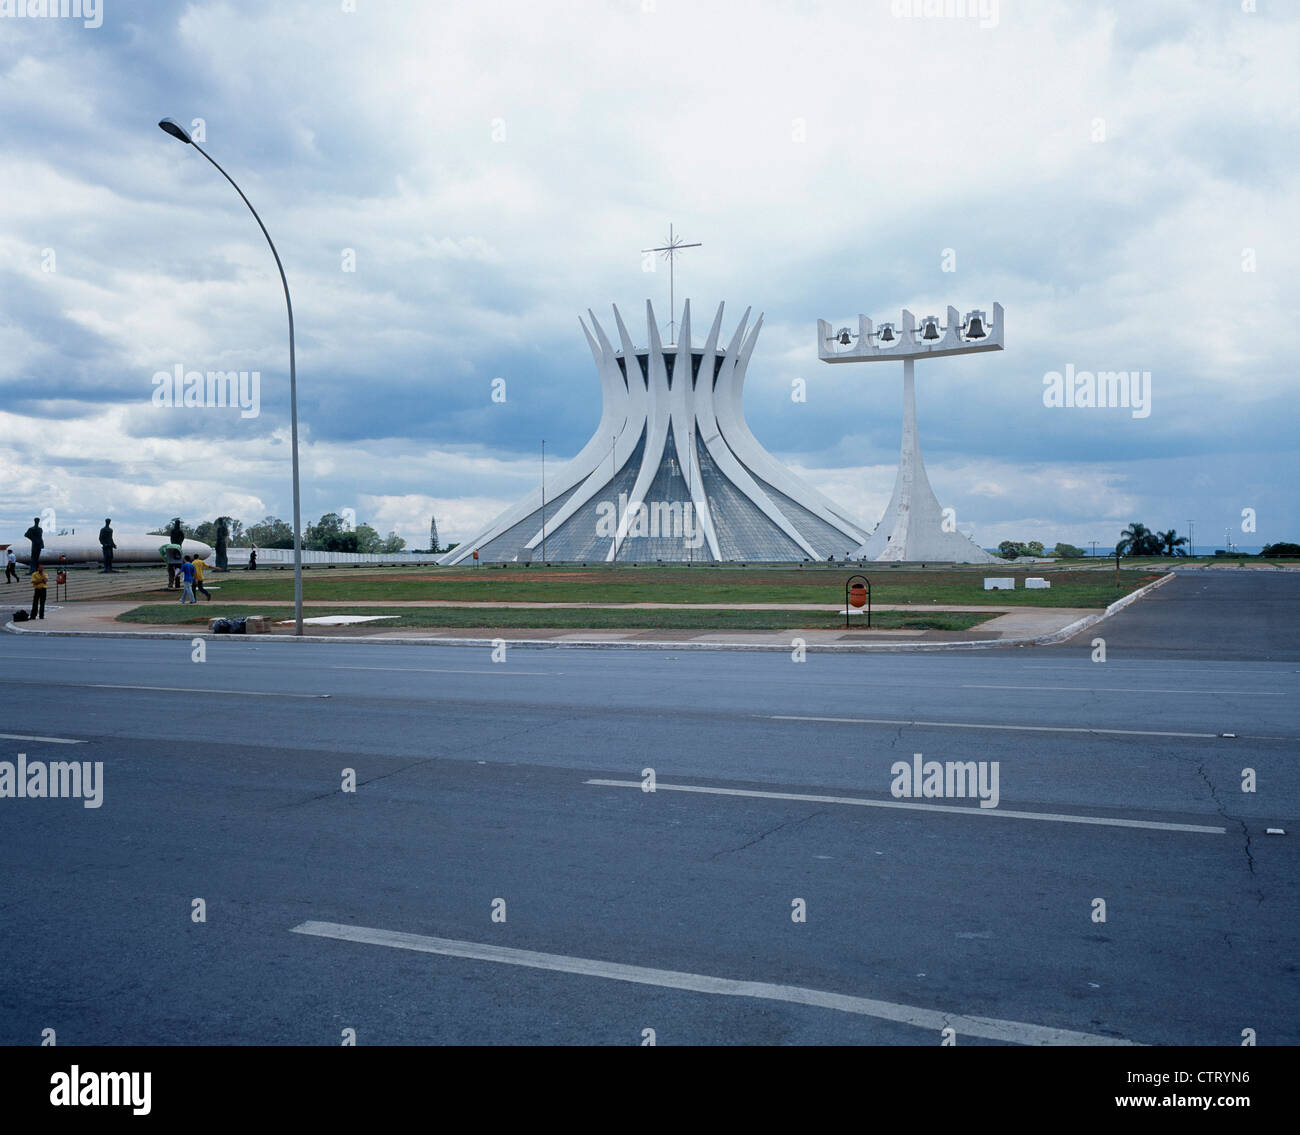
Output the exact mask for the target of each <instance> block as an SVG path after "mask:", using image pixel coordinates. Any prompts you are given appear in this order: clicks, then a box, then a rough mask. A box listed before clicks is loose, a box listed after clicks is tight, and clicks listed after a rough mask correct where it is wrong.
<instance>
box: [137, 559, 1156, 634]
mask: <svg viewBox="0 0 1300 1135" xmlns="http://www.w3.org/2000/svg"><path fill="white" fill-rule="evenodd" d="M850 574H852V568H848V567H842V566H837V567H835V568H833V569H831V568H826V567H824V566H820V565H810V566H809V567H808V568H805V569H802V570H800V569H797V568H785V567H781V568H751V569H743V568H732V567H720V568H713V567H695V568H687V567H676V566H670V567H647V568H632V567H618V568H608V567H590V568H586V569H583V568H580V567H553V568H545V567H519V566H513V565H512V566H511V567H509V568H501V567H483V568H478V569H474V568H470V569H461V568H428V567H418V568H417V567H411V568H397V569H389V570H387V571H383V572H371V571H360V570H356V569H338V570H334V571H331V570H329V569H323V568H321V567H319V566H316V567H313V568H312V569H311V570H310V571H305V572H304V574H303V598H304V599H307V600H311V599H333V600H342V601H346V602H357V603H383V602H385V601H402V600H412V599H447V600H453V601H461V602H466V601H474V602H484V601H486V602H492V601H511V600H514V601H517V602H553V603H792V604H793V603H842V602H843V601H844V583H845V580H846V579H847V578H848V577H849V575H850ZM863 574H865V575H866V576H867V578H868V579H870V581H871V601H872V605H873V606H884V605H888V604H891V603H932V602H933V603H950V604H984V603H987V604H992V605H995V606H1024V607H1090V608H1099V607H1105V606H1107V605H1108V604H1110V603H1113V602H1114V601H1115V600H1116V599H1119V598H1121V597H1122V596H1124V595H1125V594H1127V593H1128V592H1130V591H1133V590H1134V589H1136V588H1138V587H1140V586H1142V585H1143V584H1145V583H1150V582H1151V581H1152V580H1154V579H1157V578H1159V576H1160V575H1162V574H1163V571H1162V569H1161V568H1160V567H1151V568H1146V569H1140V570H1131V569H1125V570H1123V571H1121V572H1120V586H1119V587H1116V585H1115V572H1114V570H1113V569H1109V570H1108V569H1107V568H1105V567H1104V566H1101V565H1094V566H1089V567H1086V568H1078V569H1063V570H1054V569H1053V568H1052V567H1051V566H1050V565H1043V566H1039V567H1010V566H1007V567H1003V566H1000V565H997V564H989V565H987V566H980V567H978V568H974V569H972V568H927V569H925V570H920V569H917V568H912V567H904V568H891V567H888V566H886V565H882V564H874V565H872V566H870V567H869V568H867V569H865V570H864V573H863ZM986 575H996V576H1014V577H1015V579H1016V589H1015V590H1014V591H985V590H984V585H983V580H984V577H985V576H986ZM1031 575H1037V576H1042V577H1044V578H1045V579H1048V580H1050V581H1051V584H1052V586H1051V588H1050V589H1049V590H1034V591H1026V590H1025V589H1024V579H1025V577H1026V576H1031ZM208 581H209V584H212V583H216V584H217V585H219V586H220V588H221V591H220V592H219V594H220V597H221V603H222V604H223V605H224V606H229V605H231V604H232V603H238V602H239V600H240V599H269V600H284V601H286V602H291V601H292V599H293V573H292V572H291V571H287V570H286V571H262V570H259V571H257V572H256V573H254V572H243V571H238V570H236V571H231V572H227V573H225V574H218V573H210V574H209V576H208ZM157 595H158V592H157V591H153V592H140V593H137V594H134V595H129V596H122V598H132V599H139V600H140V601H142V602H148V601H150V600H151V599H154V598H155V597H156V596H157ZM466 617H468V616H466ZM548 617H549V618H551V619H552V620H554V618H555V617H556V616H553V615H552V616H548ZM496 618H497V620H498V621H497V624H496V625H500V621H499V620H500V618H501V616H496ZM583 618H584V619H586V620H588V621H587V622H585V623H584V624H582V625H586V626H595V625H597V624H595V623H592V622H591V621H590V619H591V615H590V614H588V615H585V616H583ZM511 623H512V625H519V626H526V625H532V626H543V625H546V626H560V625H568V624H561V623H556V622H554V621H552V622H550V623H546V624H542V623H532V624H528V623H523V622H517V621H516V616H511ZM408 625H420V626H426V625H428V626H431V625H438V624H408ZM441 625H444V626H445V625H451V624H441ZM462 625H467V626H468V625H479V624H462ZM483 625H489V624H483ZM629 625H630V624H629ZM649 625H656V624H649ZM657 625H663V624H657ZM781 625H789V624H781Z"/></svg>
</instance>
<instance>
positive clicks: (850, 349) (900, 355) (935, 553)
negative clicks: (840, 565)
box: [817, 303, 1004, 564]
mask: <svg viewBox="0 0 1300 1135" xmlns="http://www.w3.org/2000/svg"><path fill="white" fill-rule="evenodd" d="M1003 345H1004V335H1003V324H1002V305H1001V304H1000V303H995V304H994V305H993V321H992V323H990V322H989V321H988V318H987V316H986V315H985V314H984V312H982V311H972V312H969V313H968V314H967V316H966V318H965V319H962V318H961V316H960V315H959V314H958V312H957V309H956V308H954V307H949V308H948V323H947V326H946V327H944V326H941V325H940V323H939V318H938V316H935V315H927V316H925V317H924V318H923V319H922V320H921V325H920V326H919V327H918V326H917V321H916V316H914V315H913V314H912V313H911V312H910V311H908V310H906V309H904V310H903V325H902V328H901V329H900V328H897V327H896V326H895V325H894V324H893V323H882V324H881V325H880V328H879V330H877V329H875V327H874V326H873V325H872V322H871V320H870V319H868V318H867V317H866V316H865V315H860V316H858V330H857V332H856V333H855V332H854V331H853V330H851V329H850V328H848V327H841V328H840V329H839V330H838V331H835V330H833V329H832V327H831V325H830V324H829V323H827V322H826V320H824V319H819V320H818V321H817V354H818V357H820V359H821V360H822V362H824V363H875V362H890V361H899V360H901V361H902V363H903V445H902V452H901V455H900V457H899V462H898V476H897V478H896V479H895V481H894V495H893V496H892V497H891V498H890V501H889V505H888V507H886V509H885V515H884V516H882V517H881V518H880V523H879V524H878V525H876V530H875V531H874V532H873V533H872V534H871V539H869V540H867V541H866V543H865V544H863V545H862V547H860V548H859V549H857V552H856V555H858V556H861V557H863V558H864V559H868V560H894V561H912V560H917V561H924V560H931V561H939V562H951V563H967V564H971V563H974V564H987V563H997V562H999V561H998V559H997V557H996V556H991V555H989V553H988V552H986V551H984V549H983V548H981V547H979V546H978V545H977V544H976V543H975V541H973V540H972V539H971V538H970V537H968V536H966V535H964V534H963V533H961V532H959V531H957V526H956V519H955V514H954V513H952V512H951V510H948V509H944V508H941V507H940V505H939V500H938V498H937V497H936V496H935V495H934V490H933V489H931V488H930V479H929V478H928V477H927V476H926V475H925V463H924V462H923V461H922V460H921V442H920V439H919V438H918V436H917V432H916V379H915V373H914V371H915V365H916V360H917V359H932V358H942V357H945V356H948V355H969V354H974V353H976V352H978V351H1000V350H1002V348H1003Z"/></svg>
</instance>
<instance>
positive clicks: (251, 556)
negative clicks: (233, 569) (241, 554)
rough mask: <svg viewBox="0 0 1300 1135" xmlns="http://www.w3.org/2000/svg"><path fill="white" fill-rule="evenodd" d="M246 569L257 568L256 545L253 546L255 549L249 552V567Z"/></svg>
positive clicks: (254, 569)
mask: <svg viewBox="0 0 1300 1135" xmlns="http://www.w3.org/2000/svg"><path fill="white" fill-rule="evenodd" d="M245 570H246V571H256V570H257V548H256V547H254V548H253V549H252V550H251V551H250V552H249V553H248V567H247V568H246V569H245Z"/></svg>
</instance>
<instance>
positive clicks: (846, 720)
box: [759, 713, 1219, 738]
mask: <svg viewBox="0 0 1300 1135" xmlns="http://www.w3.org/2000/svg"><path fill="white" fill-rule="evenodd" d="M759 716H766V717H767V718H768V719H769V720H771V721H829V722H833V723H835V724H838V725H927V726H933V727H937V728H940V729H1014V730H1016V731H1017V732H1022V733H1109V734H1117V735H1119V736H1121V737H1210V738H1217V737H1218V736H1219V735H1218V734H1217V733H1170V732H1166V731H1164V730H1161V729H1091V728H1088V727H1087V726H1080V725H988V724H985V723H982V722H977V721H911V720H903V719H901V718H892V717H803V716H796V715H794V714H785V713H769V714H765V715H764V714H760V715H759Z"/></svg>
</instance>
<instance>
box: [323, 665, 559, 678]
mask: <svg viewBox="0 0 1300 1135" xmlns="http://www.w3.org/2000/svg"><path fill="white" fill-rule="evenodd" d="M330 669H331V670H388V671H393V672H400V673H404V674H509V675H511V676H512V677H514V676H516V675H522V676H524V677H527V678H549V677H551V676H552V675H553V674H560V673H562V672H561V671H559V670H515V669H513V668H512V667H510V666H498V667H497V668H496V669H495V670H456V669H452V668H450V667H448V668H446V669H442V668H439V667H437V666H331V667H330Z"/></svg>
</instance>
